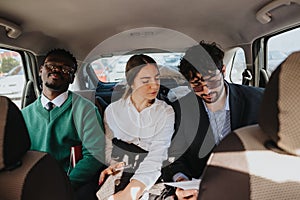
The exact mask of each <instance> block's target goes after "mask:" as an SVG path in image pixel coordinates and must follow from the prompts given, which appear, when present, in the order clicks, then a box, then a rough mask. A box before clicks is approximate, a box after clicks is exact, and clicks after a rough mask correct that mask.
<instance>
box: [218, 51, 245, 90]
mask: <svg viewBox="0 0 300 200" xmlns="http://www.w3.org/2000/svg"><path fill="white" fill-rule="evenodd" d="M224 64H225V66H226V73H225V79H226V80H227V81H228V82H230V83H236V84H242V82H243V76H242V74H243V72H244V70H245V69H246V68H247V66H246V59H245V53H244V50H243V49H242V48H240V47H236V48H233V49H230V50H227V51H226V52H225V56H224Z"/></svg>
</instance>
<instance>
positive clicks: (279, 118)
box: [199, 52, 300, 200]
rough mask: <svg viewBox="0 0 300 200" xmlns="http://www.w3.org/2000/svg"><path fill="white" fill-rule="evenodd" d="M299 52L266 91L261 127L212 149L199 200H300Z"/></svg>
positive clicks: (237, 134) (244, 130)
mask: <svg viewBox="0 0 300 200" xmlns="http://www.w3.org/2000/svg"><path fill="white" fill-rule="evenodd" d="M299 74H300V52H296V53H293V54H291V55H290V56H289V57H288V58H287V59H286V60H285V61H284V62H283V63H282V64H281V65H280V66H279V67H278V68H277V69H276V70H275V71H274V73H273V74H272V76H271V78H270V81H269V83H268V85H267V87H266V90H265V94H264V98H263V102H262V106H261V110H260V119H259V125H258V124H257V125H252V126H248V127H244V128H240V129H238V130H235V131H234V132H233V133H231V134H230V135H229V136H228V137H227V138H225V139H224V140H223V141H222V142H221V143H220V145H219V146H218V147H217V148H215V149H214V151H213V154H212V155H211V157H210V159H209V161H208V165H207V168H206V171H205V172H204V174H203V179H202V183H201V184H200V189H199V199H201V200H207V199H222V200H226V199H228V200H229V199H230V200H241V199H242V200H247V199H249V200H250V199H251V200H252V199H257V200H262V199H272V200H277V199H278V200H281V199H299V198H300V132H299V130H300V123H299V119H300V95H299V89H300V78H299Z"/></svg>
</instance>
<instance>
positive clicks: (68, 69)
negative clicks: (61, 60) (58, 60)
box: [42, 63, 75, 74]
mask: <svg viewBox="0 0 300 200" xmlns="http://www.w3.org/2000/svg"><path fill="white" fill-rule="evenodd" d="M42 66H44V67H45V68H46V69H47V70H50V71H53V70H55V69H59V70H60V71H61V72H62V73H64V74H73V73H74V72H75V69H74V68H72V67H70V66H68V65H55V64H51V63H44V64H43V65H42Z"/></svg>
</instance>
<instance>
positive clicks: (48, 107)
mask: <svg viewBox="0 0 300 200" xmlns="http://www.w3.org/2000/svg"><path fill="white" fill-rule="evenodd" d="M53 108H54V103H52V102H51V101H50V102H48V103H47V110H48V111H50V110H52V109H53Z"/></svg>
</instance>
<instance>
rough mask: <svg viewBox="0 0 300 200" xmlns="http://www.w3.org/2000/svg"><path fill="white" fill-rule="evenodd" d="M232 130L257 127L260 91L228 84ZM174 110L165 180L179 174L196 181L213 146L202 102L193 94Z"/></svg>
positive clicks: (164, 172)
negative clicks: (173, 128) (253, 125)
mask: <svg viewBox="0 0 300 200" xmlns="http://www.w3.org/2000/svg"><path fill="white" fill-rule="evenodd" d="M228 86H229V106H230V119H231V130H235V129H237V128H240V127H243V126H246V125H251V124H256V123H257V122H258V121H257V120H258V111H259V107H260V103H261V100H262V95H263V89H262V88H255V87H250V86H245V85H237V84H229V83H228ZM172 106H173V108H174V111H175V116H176V119H175V135H174V136H173V139H172V144H171V147H170V148H169V161H170V160H175V162H173V163H172V164H169V163H168V162H166V163H165V167H164V169H163V171H162V174H163V179H164V180H165V181H172V177H173V175H175V174H176V173H178V172H182V173H184V174H185V175H187V176H188V177H189V178H199V177H200V176H201V174H202V172H203V169H204V167H205V165H206V162H207V159H208V158H209V155H210V153H211V151H212V149H213V147H214V146H215V141H214V136H213V134H212V130H211V127H210V124H209V118H208V115H207V112H206V110H205V107H204V104H203V101H202V99H201V98H200V97H198V96H197V95H195V94H194V93H193V92H191V93H189V94H188V95H186V96H185V97H183V98H181V99H179V100H177V101H175V102H174V103H172Z"/></svg>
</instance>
